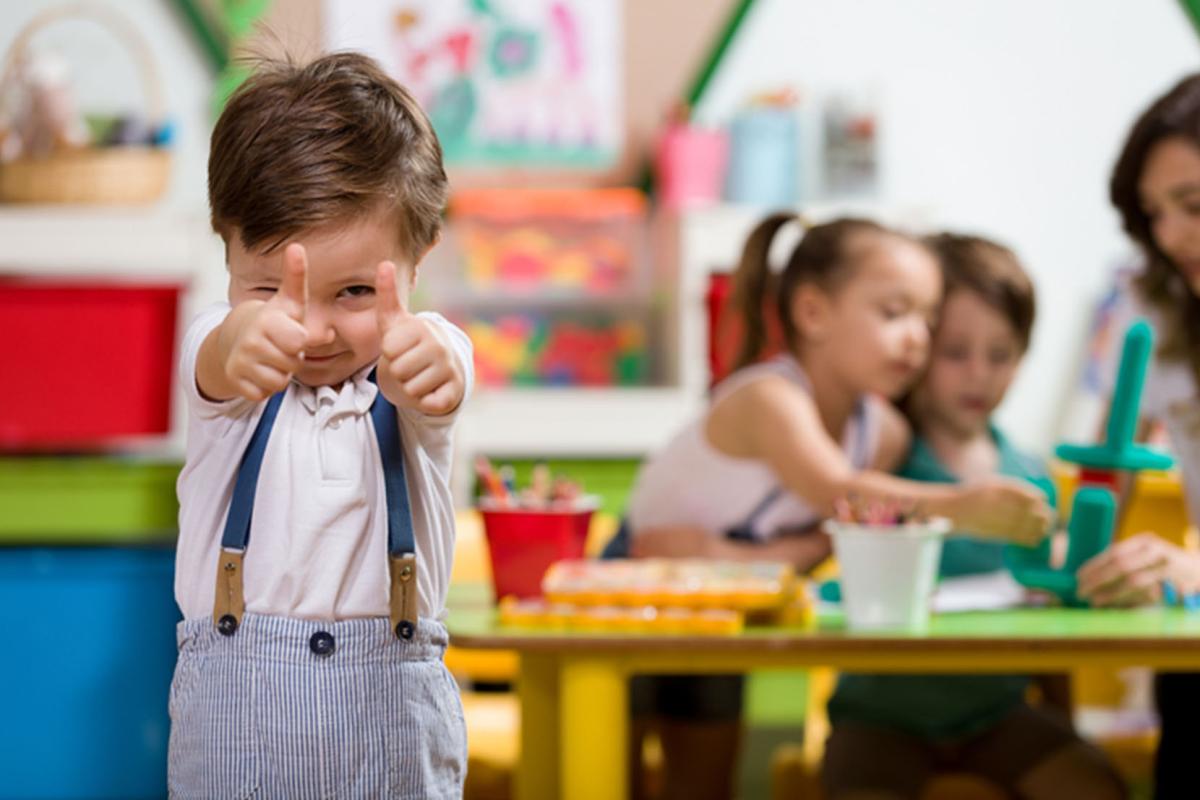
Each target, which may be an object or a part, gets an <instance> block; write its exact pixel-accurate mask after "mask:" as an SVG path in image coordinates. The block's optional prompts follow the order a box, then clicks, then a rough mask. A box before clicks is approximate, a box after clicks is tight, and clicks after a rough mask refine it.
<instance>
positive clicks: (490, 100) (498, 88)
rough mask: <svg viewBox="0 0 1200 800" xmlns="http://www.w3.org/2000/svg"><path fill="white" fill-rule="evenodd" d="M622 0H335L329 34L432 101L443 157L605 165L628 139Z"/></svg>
mask: <svg viewBox="0 0 1200 800" xmlns="http://www.w3.org/2000/svg"><path fill="white" fill-rule="evenodd" d="M620 9H621V4H620V2H619V1H618V0H354V2H349V1H348V0H326V2H325V37H326V44H327V45H328V46H329V47H330V48H333V49H355V50H361V51H363V52H366V53H368V54H370V55H372V56H374V57H376V58H377V59H379V60H380V61H381V62H382V63H383V64H385V65H387V67H388V68H389V70H390V71H391V73H392V74H393V75H394V76H395V77H396V78H397V79H398V80H399V81H400V82H401V83H403V84H404V85H405V86H407V87H408V88H409V90H410V91H412V92H413V94H414V95H415V96H416V98H417V100H418V101H419V102H420V103H421V105H422V106H424V107H425V109H426V110H428V111H429V114H430V117H431V118H432V119H433V124H434V127H435V128H436V129H437V133H438V136H439V138H440V139H441V141H442V147H443V148H444V150H445V155H446V160H447V161H449V162H452V163H456V164H464V165H475V166H487V165H496V166H517V165H524V166H537V165H545V166H557V167H583V168H601V167H605V166H608V165H610V164H611V163H612V162H613V161H614V160H615V159H616V157H617V155H618V154H619V151H620V145H621V141H620V137H621V131H622V129H623V124H622V119H621V114H622V101H621V96H620V85H621V57H620V53H621V48H620V43H619V41H618V39H619V36H620V14H621V10H620Z"/></svg>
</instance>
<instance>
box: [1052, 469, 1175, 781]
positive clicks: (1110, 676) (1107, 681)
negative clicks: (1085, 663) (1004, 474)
mask: <svg viewBox="0 0 1200 800" xmlns="http://www.w3.org/2000/svg"><path fill="white" fill-rule="evenodd" d="M1051 474H1052V475H1053V477H1054V480H1055V483H1056V484H1057V486H1058V493H1059V498H1060V500H1059V507H1060V508H1063V509H1067V510H1069V509H1070V507H1071V505H1070V503H1071V498H1072V496H1073V495H1074V492H1075V488H1076V483H1077V481H1076V469H1075V468H1074V467H1073V466H1071V465H1069V464H1063V463H1061V462H1056V463H1054V464H1052V465H1051ZM1144 531H1151V532H1153V533H1155V534H1157V535H1158V536H1161V537H1162V538H1163V539H1166V540H1167V541H1169V542H1171V543H1173V544H1176V545H1179V546H1180V547H1185V548H1188V549H1196V546H1197V544H1196V531H1195V529H1194V528H1192V527H1190V521H1189V519H1188V514H1187V508H1186V506H1185V504H1184V493H1183V486H1182V484H1181V482H1180V477H1179V474H1178V472H1140V473H1138V475H1137V478H1136V480H1134V481H1133V484H1132V485H1131V486H1130V488H1129V495H1128V497H1126V498H1125V503H1124V507H1123V509H1122V513H1121V520H1120V524H1119V526H1118V528H1117V531H1116V534H1115V537H1114V538H1115V539H1117V540H1118V541H1119V540H1122V539H1127V538H1129V537H1130V536H1134V535H1136V534H1139V533H1142V532H1144ZM1126 691H1127V685H1126V682H1125V681H1124V680H1123V679H1122V677H1121V672H1120V671H1119V670H1116V669H1104V668H1096V667H1091V668H1086V669H1077V670H1074V671H1073V672H1072V675H1071V695H1072V702H1073V704H1074V706H1075V707H1076V708H1101V709H1111V708H1120V707H1122V706H1123V705H1125V695H1126ZM1093 742H1094V743H1095V744H1096V745H1097V746H1099V747H1100V748H1101V749H1102V750H1104V752H1105V753H1106V754H1107V755H1108V757H1109V758H1110V759H1112V762H1113V764H1114V765H1115V766H1116V767H1117V769H1118V771H1120V772H1121V774H1122V775H1124V776H1125V778H1126V780H1128V781H1129V782H1130V783H1144V782H1146V781H1148V780H1149V779H1150V777H1151V774H1152V772H1153V769H1154V751H1155V749H1156V748H1157V747H1158V734H1157V732H1156V731H1153V730H1147V731H1137V732H1133V733H1120V734H1114V735H1104V736H1098V737H1094V738H1093Z"/></svg>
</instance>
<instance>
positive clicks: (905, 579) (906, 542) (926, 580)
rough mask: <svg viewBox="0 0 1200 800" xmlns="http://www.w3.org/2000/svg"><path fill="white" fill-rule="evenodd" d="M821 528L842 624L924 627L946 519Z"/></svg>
mask: <svg viewBox="0 0 1200 800" xmlns="http://www.w3.org/2000/svg"><path fill="white" fill-rule="evenodd" d="M825 530H826V531H828V532H829V535H830V536H831V537H832V538H833V551H834V553H835V555H836V556H837V560H838V565H839V567H840V569H841V584H842V608H843V609H844V610H845V614H846V626H847V627H848V628H850V629H851V630H864V631H871V630H889V629H891V630H904V631H922V630H925V628H926V627H927V626H928V624H929V603H930V599H931V598H932V597H933V590H934V585H935V584H936V582H937V574H938V563H939V561H940V559H941V555H942V539H943V538H944V537H945V535H946V534H947V533H948V532H949V531H950V521H949V520H947V519H943V518H940V517H937V518H934V519H931V520H929V521H928V522H922V523H908V524H905V525H863V524H858V523H852V522H839V521H837V520H827V521H826V522H825Z"/></svg>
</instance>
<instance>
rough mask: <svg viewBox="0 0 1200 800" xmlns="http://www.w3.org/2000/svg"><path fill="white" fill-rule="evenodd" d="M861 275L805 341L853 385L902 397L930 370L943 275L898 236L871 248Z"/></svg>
mask: <svg viewBox="0 0 1200 800" xmlns="http://www.w3.org/2000/svg"><path fill="white" fill-rule="evenodd" d="M854 270H855V272H854V275H853V276H852V277H851V278H850V279H849V280H848V281H847V283H846V284H845V285H844V286H842V287H840V288H839V289H838V290H837V291H836V292H834V293H833V294H832V295H829V296H828V300H827V304H828V307H827V309H826V310H825V311H824V312H819V311H818V312H814V313H813V314H812V316H811V317H810V319H808V320H807V321H805V322H802V323H801V325H800V331H801V335H802V337H803V339H804V341H805V342H813V343H814V344H815V345H816V346H817V347H818V348H819V349H820V351H822V352H823V354H824V355H823V357H824V358H826V359H827V363H828V364H829V365H830V366H831V368H832V369H834V370H835V371H836V372H837V374H839V375H840V376H841V377H842V380H843V381H845V383H846V384H847V385H849V386H852V387H854V388H855V389H856V390H857V391H860V392H873V393H877V394H882V395H884V396H886V397H896V396H898V395H900V394H902V393H903V392H904V391H905V390H906V389H907V388H908V387H909V385H911V383H912V381H913V380H914V379H915V378H916V377H917V375H918V374H919V373H920V371H921V368H922V367H924V365H925V359H926V356H927V355H928V352H929V326H930V324H931V323H932V320H933V318H934V316H935V315H936V313H937V307H938V303H939V302H940V301H941V296H942V277H941V270H940V269H939V267H938V264H937V261H936V260H935V259H934V257H933V255H932V254H931V253H930V252H929V251H928V250H926V249H925V248H923V247H921V246H919V245H917V244H914V243H912V242H909V241H907V240H905V239H900V238H896V237H887V238H883V239H876V240H874V241H872V242H869V243H866V244H865V249H864V250H863V251H862V252H861V253H860V254H858V255H857V256H856V257H855V266H854ZM818 305H820V304H818ZM794 313H795V312H794Z"/></svg>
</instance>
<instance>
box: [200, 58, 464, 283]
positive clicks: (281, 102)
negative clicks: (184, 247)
mask: <svg viewBox="0 0 1200 800" xmlns="http://www.w3.org/2000/svg"><path fill="white" fill-rule="evenodd" d="M208 200H209V205H210V207H211V209H212V226H213V229H214V230H215V231H216V232H217V233H219V234H220V235H221V237H222V238H223V239H224V240H225V241H226V243H228V242H229V241H230V239H231V237H232V236H234V235H235V234H237V235H238V236H240V238H241V241H242V244H243V245H244V246H245V247H246V248H247V249H259V248H261V249H263V250H270V249H272V248H274V247H277V246H279V245H280V244H282V243H283V242H284V241H285V240H286V239H288V238H289V237H291V236H294V235H295V234H297V233H299V232H300V231H302V230H305V229H308V228H312V227H315V226H320V225H323V224H327V223H331V222H338V221H342V220H346V219H349V218H352V217H355V216H358V215H360V214H363V213H367V212H370V211H372V210H374V209H375V208H377V207H379V206H380V205H381V204H383V207H385V208H390V209H392V210H394V212H395V214H396V223H397V227H398V229H399V232H400V237H401V242H400V244H401V246H402V248H403V250H404V252H405V253H406V254H407V255H408V257H409V258H411V259H412V261H411V263H412V264H414V265H415V264H416V262H417V261H419V260H420V258H421V256H423V255H424V254H425V251H426V250H428V248H429V247H430V246H431V245H432V244H434V243H435V242H436V241H437V238H438V232H439V230H440V228H441V214H442V209H443V208H444V207H445V204H446V171H445V168H444V167H443V166H442V148H441V145H440V144H439V143H438V140H437V136H436V135H435V134H434V132H433V127H432V126H431V125H430V123H429V119H428V118H427V117H426V116H425V113H424V112H423V111H422V110H421V107H420V106H419V105H418V104H417V102H416V101H415V100H414V99H413V98H412V96H411V95H410V94H409V93H408V92H407V91H406V90H405V89H404V88H403V87H402V86H400V84H398V83H396V81H394V80H392V79H391V78H390V77H388V75H387V74H386V73H384V71H383V70H382V69H381V68H380V66H379V65H378V64H377V63H376V62H375V61H373V60H372V59H370V58H368V57H367V56H364V55H361V54H358V53H334V54H331V55H326V56H323V57H321V58H318V59H317V60H315V61H312V62H311V63H308V64H295V63H292V62H290V61H273V60H262V61H260V62H258V64H257V68H256V69H255V71H254V74H253V75H252V76H251V77H250V78H249V79H248V80H247V81H246V82H245V83H244V84H242V86H241V87H240V88H239V89H238V90H237V91H236V92H235V93H234V94H233V96H232V97H231V98H230V99H229V102H228V104H227V105H226V106H225V110H224V111H223V112H222V113H221V117H220V119H218V120H217V124H216V127H215V129H214V130H213V135H212V148H211V151H210V153H209V158H208Z"/></svg>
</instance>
